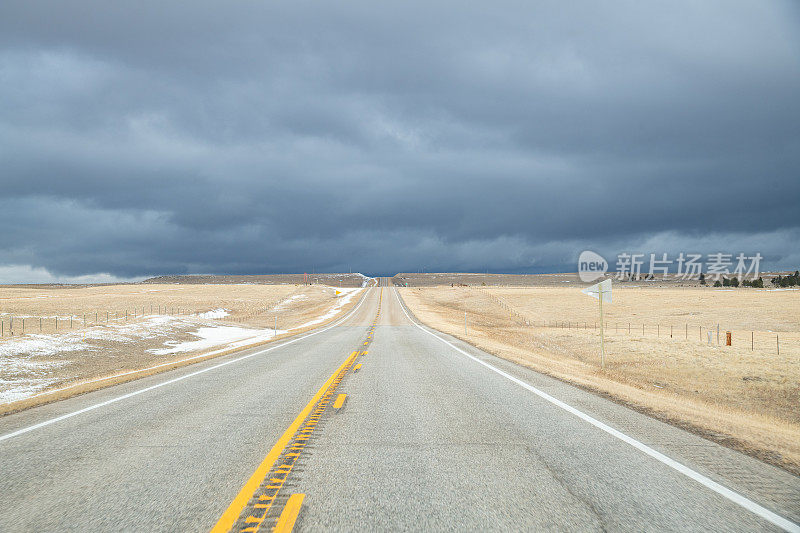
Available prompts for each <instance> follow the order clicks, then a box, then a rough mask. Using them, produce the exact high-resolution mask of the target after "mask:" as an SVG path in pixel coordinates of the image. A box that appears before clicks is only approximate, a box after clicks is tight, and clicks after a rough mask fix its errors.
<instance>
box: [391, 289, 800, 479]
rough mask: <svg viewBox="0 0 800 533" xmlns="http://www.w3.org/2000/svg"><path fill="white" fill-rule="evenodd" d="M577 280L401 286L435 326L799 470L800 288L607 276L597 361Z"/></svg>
mask: <svg viewBox="0 0 800 533" xmlns="http://www.w3.org/2000/svg"><path fill="white" fill-rule="evenodd" d="M579 288H580V287H578V286H570V287H566V288H565V287H553V286H551V287H546V286H544V287H527V288H526V287H454V288H451V287H449V286H447V287H430V288H416V289H414V288H403V289H400V290H401V293H402V295H403V298H404V299H405V301H406V302H407V303H408V305H409V307H410V308H411V309H412V310H413V311H414V313H415V314H416V315H417V317H418V318H419V319H420V320H422V321H423V322H425V323H426V324H428V325H430V326H432V327H435V328H437V329H439V330H441V331H444V332H446V333H449V334H451V335H454V336H456V337H459V338H462V339H464V340H466V341H468V342H470V343H471V344H473V345H475V346H477V347H479V348H481V349H484V350H486V351H488V352H491V353H494V354H496V355H499V356H501V357H504V358H506V359H509V360H512V361H515V362H518V363H521V364H524V365H526V366H529V367H531V368H533V369H535V370H538V371H541V372H544V373H547V374H550V375H553V376H555V377H558V378H560V379H563V380H566V381H569V382H572V383H575V384H577V385H580V386H582V387H585V388H588V389H591V390H595V391H598V392H600V393H603V394H606V395H608V396H610V397H612V398H615V399H617V400H618V401H621V402H624V403H626V404H629V405H631V406H633V407H635V408H638V409H640V410H643V411H645V412H648V413H650V414H652V415H654V416H656V417H658V418H661V419H664V420H667V421H670V422H672V423H675V424H677V425H681V426H683V427H686V428H689V429H692V430H694V431H696V432H698V433H701V434H703V435H705V436H707V437H709V438H711V439H713V440H716V441H718V442H721V443H724V444H726V445H729V446H731V447H734V448H737V449H740V450H743V451H746V452H748V453H751V454H753V455H755V456H757V457H759V458H761V459H763V460H766V461H768V462H771V463H773V464H776V465H779V466H782V467H784V468H786V469H788V470H790V471H793V472H795V473H800V291H764V290H757V289H735V290H730V291H727V290H719V289H711V288H688V287H687V288H678V287H676V288H666V287H661V288H656V287H636V286H631V284H619V285H615V287H614V302H613V303H611V304H606V305H604V315H605V322H606V324H607V327H606V336H605V340H606V344H605V347H606V368H605V370H601V369H600V355H599V349H600V339H599V328H598V323H597V321H598V301H597V300H596V299H594V298H591V297H589V296H586V295H584V294H582V293H581V292H580V290H579ZM465 310H466V311H467V316H468V328H467V334H466V335H465V334H464V311H465ZM628 324H630V333H628V327H629V326H628ZM717 324H719V326H720V341H721V343H720V345H717V336H716V326H717ZM643 325H644V332H643V331H642V326H643ZM701 327H702V338H701ZM711 327H713V328H714V333H713V336H712V341H713V345H710V346H709V345H708V337H707V330H708V328H711ZM726 331H732V334H733V345H732V346H724V343H725V340H724V339H725V332H726ZM751 335H752V339H753V345H752V347H751ZM776 336H777V337H778V339H779V342H780V354H778V349H777V346H776Z"/></svg>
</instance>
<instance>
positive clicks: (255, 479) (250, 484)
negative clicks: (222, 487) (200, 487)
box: [211, 352, 358, 533]
mask: <svg viewBox="0 0 800 533" xmlns="http://www.w3.org/2000/svg"><path fill="white" fill-rule="evenodd" d="M357 353H358V352H353V353H351V354H350V357H348V358H347V360H346V361H345V362H344V363H342V365H341V366H340V367H339V368H337V369H336V372H334V373H333V375H331V377H329V378H328V380H327V381H326V382H325V384H324V385H322V387H320V389H319V390H318V391H317V393H316V394H315V395H314V397H313V398H311V401H310V402H308V404H307V405H306V406H305V408H303V410H302V411H300V414H299V415H297V418H295V419H294V422H292V423H291V424H290V425H289V427H288V428H286V431H285V432H284V433H283V435H281V437H280V438H279V439H278V441H277V442H276V443H275V445H274V446H273V447H272V449H271V450H270V451H269V453H268V454H267V456H266V457H265V458H264V460H263V461H261V464H260V465H258V468H256V471H255V472H253V475H252V476H250V479H248V480H247V483H245V484H244V486H243V487H242V489H241V490H240V491H239V494H237V495H236V497H235V498H234V499H233V501H232V502H231V504H230V505H229V506H228V508H227V509H226V510H225V512H224V513H223V514H222V516H221V517H220V519H219V520H218V521H217V523H216V525H215V526H214V527H213V528H212V529H211V533H222V532H227V531H230V530H231V528H232V527H233V525H234V524H235V523H236V520H237V519H238V518H239V515H241V514H242V511H243V510H244V508H245V507H246V506H247V503H248V502H249V501H250V499H251V498H252V497H253V495H254V494H255V492H256V491H257V490H258V488H259V487H260V486H261V484H262V483H263V482H264V479H265V478H266V477H267V474H269V472H270V470H272V467H273V465H274V464H275V461H277V460H278V458H279V457H280V456H281V454H282V453H283V451H284V449H285V448H286V446H287V445H288V444H289V443H290V442H291V440H292V437H293V436H294V435H295V433H297V430H298V429H299V428H300V426H301V425H302V424H303V421H305V419H306V418H307V417H308V415H309V414H310V413H311V410H312V409H313V408H314V406H315V405H316V404H317V403H318V402H319V401H320V399H321V398H322V396H323V395H324V394H325V392H326V391H327V390H328V388H329V387H330V386H331V384H332V383H333V381H334V380H335V379H336V376H337V375H338V374H339V373H340V372H341V371H342V370H343V369H345V368H346V367H347V366H348V365H350V364H351V363H352V361H353V359H355V357H356V354H357Z"/></svg>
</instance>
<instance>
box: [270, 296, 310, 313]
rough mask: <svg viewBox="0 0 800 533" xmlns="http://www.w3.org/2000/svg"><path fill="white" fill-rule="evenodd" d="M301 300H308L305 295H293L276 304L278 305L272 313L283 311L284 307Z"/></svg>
mask: <svg viewBox="0 0 800 533" xmlns="http://www.w3.org/2000/svg"><path fill="white" fill-rule="evenodd" d="M302 300H308V296H306V295H305V294H294V295H292V296H289V297H288V298H285V299H283V300H281V301H280V302H278V304H277V305H276V306H275V307H273V308H272V309H273V310H274V311H280V310H281V309H285V308H286V307H288V306H290V305H291V304H292V302H299V301H302Z"/></svg>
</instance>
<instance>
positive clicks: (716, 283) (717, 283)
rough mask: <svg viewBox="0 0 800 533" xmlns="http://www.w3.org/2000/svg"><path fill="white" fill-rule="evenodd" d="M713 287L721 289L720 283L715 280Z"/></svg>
mask: <svg viewBox="0 0 800 533" xmlns="http://www.w3.org/2000/svg"><path fill="white" fill-rule="evenodd" d="M714 286H715V287H722V283H720V282H719V280H717V281H715V282H714Z"/></svg>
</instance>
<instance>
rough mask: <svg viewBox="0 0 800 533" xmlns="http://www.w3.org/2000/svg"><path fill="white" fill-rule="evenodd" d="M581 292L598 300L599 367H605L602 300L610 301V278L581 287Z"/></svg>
mask: <svg viewBox="0 0 800 533" xmlns="http://www.w3.org/2000/svg"><path fill="white" fill-rule="evenodd" d="M581 292H582V293H584V294H588V295H589V296H591V297H592V298H597V299H598V300H600V367H601V368H605V367H606V348H605V342H604V341H605V339H604V338H603V302H608V303H611V280H610V279H607V280H605V281H601V282H600V283H595V284H594V285H592V286H591V287H586V288H585V289H581Z"/></svg>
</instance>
